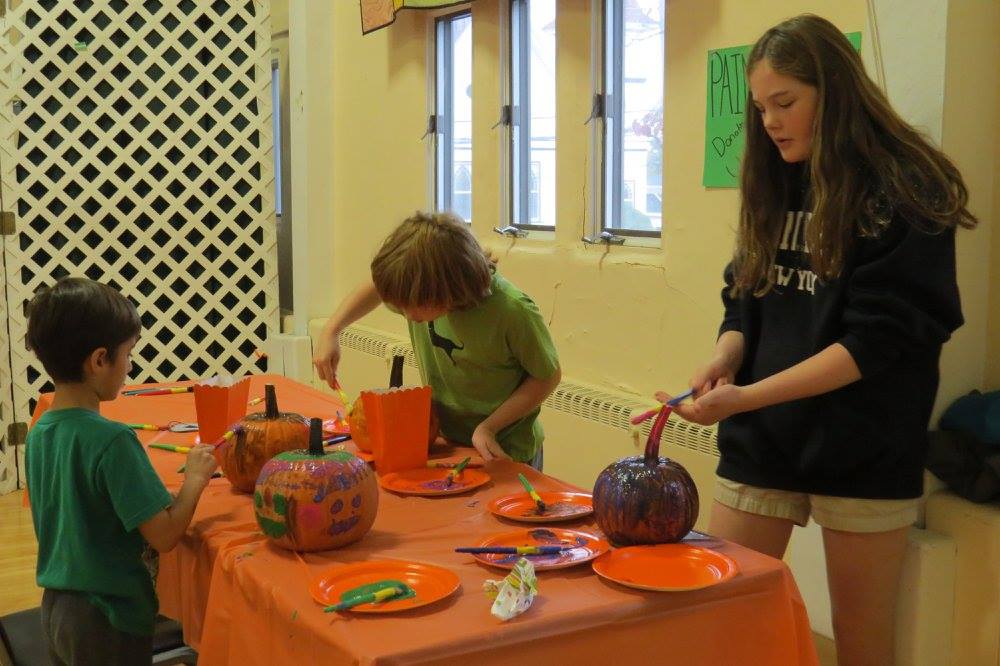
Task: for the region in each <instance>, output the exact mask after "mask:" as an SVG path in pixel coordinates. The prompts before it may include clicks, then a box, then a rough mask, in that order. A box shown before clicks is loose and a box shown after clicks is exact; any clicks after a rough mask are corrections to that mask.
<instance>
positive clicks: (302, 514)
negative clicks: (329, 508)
mask: <svg viewBox="0 0 1000 666" xmlns="http://www.w3.org/2000/svg"><path fill="white" fill-rule="evenodd" d="M297 520H298V523H299V524H300V525H302V526H303V527H305V528H306V529H310V530H315V529H320V528H321V527H322V525H323V523H324V521H325V520H326V519H325V518H324V517H323V509H322V508H321V507H320V506H318V505H316V504H308V505H306V506H300V507H299V510H298V516H297Z"/></svg>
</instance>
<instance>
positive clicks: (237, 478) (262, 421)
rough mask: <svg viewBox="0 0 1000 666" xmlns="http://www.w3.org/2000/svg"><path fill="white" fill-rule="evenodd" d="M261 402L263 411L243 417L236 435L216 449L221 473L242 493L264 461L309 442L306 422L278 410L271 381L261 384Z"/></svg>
mask: <svg viewBox="0 0 1000 666" xmlns="http://www.w3.org/2000/svg"><path fill="white" fill-rule="evenodd" d="M264 404H265V408H264V411H263V412H258V413H255V414H248V415H247V416H245V417H243V420H241V421H240V422H239V425H238V426H237V430H236V436H235V437H234V438H233V439H231V440H229V441H228V442H226V443H225V444H223V445H222V446H220V447H219V450H218V454H219V466H220V467H222V472H223V474H225V476H226V478H227V479H229V482H230V483H232V484H233V487H234V488H236V490H239V491H240V492H244V493H252V492H253V489H254V484H255V483H256V481H257V476H258V475H259V474H260V470H261V468H262V467H263V466H264V463H266V462H267V461H268V460H270V459H271V458H273V457H274V456H275V455H277V454H278V453H281V452H282V451H290V450H292V449H304V448H306V447H307V446H308V444H309V423H308V421H306V420H305V418H303V417H302V416H300V415H298V414H293V413H291V412H286V413H282V412H279V411H278V400H277V398H276V397H275V394H274V385H273V384H268V385H266V386H265V387H264Z"/></svg>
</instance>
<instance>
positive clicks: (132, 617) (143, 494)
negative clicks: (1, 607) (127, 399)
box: [25, 408, 173, 635]
mask: <svg viewBox="0 0 1000 666" xmlns="http://www.w3.org/2000/svg"><path fill="white" fill-rule="evenodd" d="M25 465H26V468H27V477H28V479H27V480H28V495H29V498H30V500H31V517H32V521H33V522H34V525H35V534H36V535H37V537H38V568H37V580H38V585H39V587H44V588H50V589H55V590H73V591H78V592H82V593H84V594H85V595H86V596H87V599H88V600H89V601H90V602H91V603H92V604H94V606H96V607H97V608H99V609H100V610H101V611H102V612H103V613H104V614H105V615H106V616H107V618H108V620H109V621H110V622H111V624H112V626H114V627H115V628H117V629H119V630H120V631H124V632H127V633H130V634H137V635H151V634H152V633H153V623H154V620H155V618H156V612H157V608H158V603H157V600H156V590H155V588H154V586H153V578H152V575H151V571H150V570H149V568H147V563H144V561H143V560H144V557H148V556H149V554H150V553H155V551H152V549H148V552H147V545H146V542H145V540H144V539H143V538H142V535H141V534H140V533H139V530H138V527H139V525H141V524H142V523H144V522H146V521H147V520H149V519H150V518H152V517H153V516H154V515H156V514H157V513H159V512H160V511H162V510H163V509H165V508H167V507H168V506H170V504H171V502H172V501H173V500H172V498H171V496H170V493H168V492H167V489H166V488H164V487H163V482H162V481H160V478H159V477H158V476H157V475H156V472H155V471H154V470H153V466H152V465H151V464H150V462H149V457H148V456H147V455H146V452H145V451H144V450H143V448H142V445H141V444H140V443H139V440H138V438H137V437H136V436H135V432H133V431H132V430H131V429H130V428H129V427H128V426H126V425H124V424H122V423H116V422H114V421H109V420H108V419H106V418H104V417H103V416H101V415H100V414H98V413H97V412H94V411H91V410H89V409H81V408H74V409H59V410H55V411H48V412H45V413H44V414H42V416H41V418H39V419H38V422H37V423H36V424H35V425H34V427H32V428H31V431H30V432H29V433H28V441H27V450H26V451H25Z"/></svg>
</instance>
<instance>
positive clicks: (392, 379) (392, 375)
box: [389, 356, 406, 388]
mask: <svg viewBox="0 0 1000 666" xmlns="http://www.w3.org/2000/svg"><path fill="white" fill-rule="evenodd" d="M405 360H406V358H405V357H404V356H393V357H392V370H391V371H390V372H389V388H399V387H400V386H402V385H403V361H405Z"/></svg>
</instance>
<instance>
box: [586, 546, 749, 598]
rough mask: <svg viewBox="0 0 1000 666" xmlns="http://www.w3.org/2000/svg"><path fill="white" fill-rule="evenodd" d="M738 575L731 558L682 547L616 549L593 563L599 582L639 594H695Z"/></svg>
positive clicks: (704, 550) (693, 547) (694, 548)
mask: <svg viewBox="0 0 1000 666" xmlns="http://www.w3.org/2000/svg"><path fill="white" fill-rule="evenodd" d="M738 571H739V568H738V567H737V566H736V562H734V561H733V560H732V559H731V558H729V557H726V556H725V555H722V554H721V553H717V552H715V551H714V550H708V549H707V548H698V547H696V546H688V545H687V544H683V543H663V544H658V545H656V546H629V547H627V548H619V549H617V550H614V551H612V552H610V553H608V554H607V555H605V556H604V557H602V558H600V559H598V560H595V561H594V572H595V573H596V574H597V575H598V576H601V577H602V578H607V579H608V580H613V581H614V582H616V583H619V584H621V585H627V586H628V587H635V588H638V589H640V590H654V591H656V592H678V591H682V590H699V589H701V588H703V587H709V586H710V585H716V584H718V583H721V582H723V581H726V580H729V579H730V578H732V577H733V576H735V575H736V573H737V572H738Z"/></svg>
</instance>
